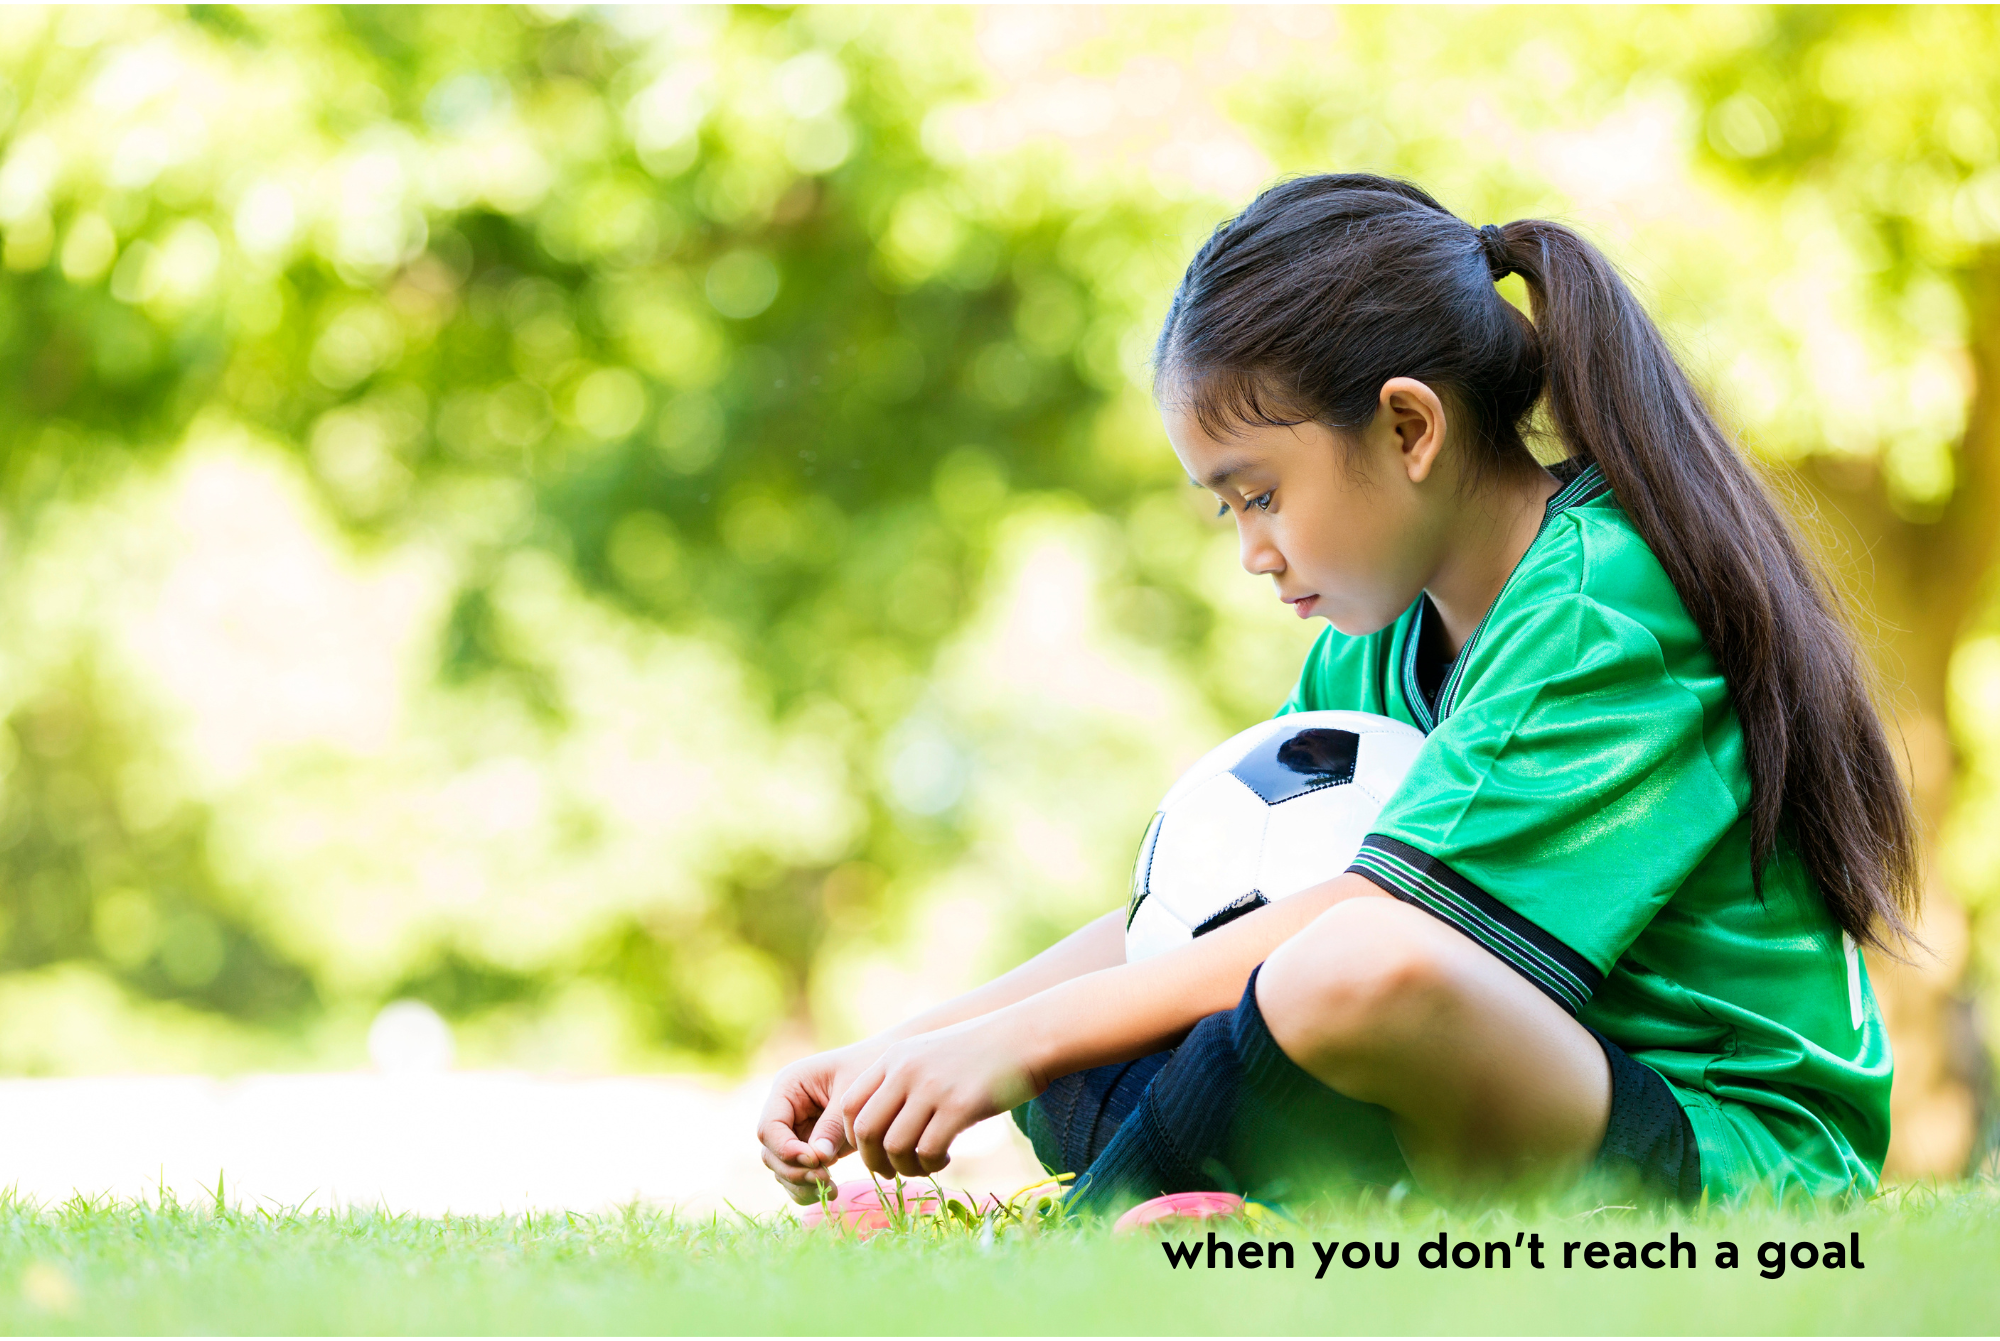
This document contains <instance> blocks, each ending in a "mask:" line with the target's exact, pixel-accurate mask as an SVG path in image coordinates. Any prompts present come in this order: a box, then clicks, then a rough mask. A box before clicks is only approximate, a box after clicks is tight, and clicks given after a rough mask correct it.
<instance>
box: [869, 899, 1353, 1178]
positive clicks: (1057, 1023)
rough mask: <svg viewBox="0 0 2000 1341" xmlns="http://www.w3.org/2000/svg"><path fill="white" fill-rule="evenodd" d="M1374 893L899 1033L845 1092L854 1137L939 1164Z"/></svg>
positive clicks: (921, 1167)
mask: <svg viewBox="0 0 2000 1341" xmlns="http://www.w3.org/2000/svg"><path fill="white" fill-rule="evenodd" d="M1368 896H1379V897H1386V896H1383V895H1382V891H1381V890H1380V889H1379V888H1377V887H1376V886H1375V885H1374V884H1372V883H1371V882H1369V881H1368V880H1366V879H1364V878H1362V877H1361V876H1358V875H1351V874H1349V875H1342V876H1338V877H1336V878H1335V879H1333V880H1330V881H1328V882H1326V883H1325V884H1322V885H1315V886H1314V887H1313V888H1311V889H1308V890H1303V891H1301V892H1300V893H1297V894H1294V895H1292V896H1290V897H1289V898H1284V899H1280V900H1278V901H1277V902H1276V903H1274V904H1271V905H1270V906H1269V907H1266V908H1260V909H1258V910H1257V911H1256V912H1254V913H1251V914H1249V915H1248V916H1246V917H1241V918H1238V919H1237V920H1236V921H1234V922H1231V923H1229V924H1228V925H1227V926H1224V927H1220V928H1218V929H1217V930H1215V931H1213V932H1211V933H1209V934H1208V935H1206V936H1203V937H1202V938H1201V939H1199V940H1196V941H1193V942H1190V943H1189V944H1187V945H1185V946H1181V947H1179V948H1177V949H1174V950H1171V951H1168V952H1167V953H1165V954H1161V955H1156V956H1154V957H1153V958H1151V959H1147V960H1144V961H1142V962H1140V963H1137V964H1117V965H1113V966H1109V967H1104V968H1100V969H1098V970H1097V971H1095V972H1091V973H1085V974H1083V975H1081V976H1079V977H1075V978H1071V979H1069V980H1067V981H1064V982H1060V983H1056V984H1054V985H1052V986H1050V987H1047V988H1045V989H1043V990H1042V991H1040V992H1037V993H1036V994H1035V995H1033V996H1031V997H1027V998H1025V999H1022V1000H1018V1001H1015V1002H1013V1003H1012V1004H1010V1005H1006V1006H1003V1007H1001V1008H1000V1009H997V1010H994V1011H992V1012H991V1013H989V1014H986V1015H982V1016H978V1017H976V1018H972V1019H961V1020H960V1021H959V1022H958V1023H956V1024H952V1025H949V1026H947V1027H944V1028H941V1029H935V1030H933V1031H932V1032H928V1033H924V1034H921V1035H917V1036H914V1037H905V1038H903V1039H901V1040H900V1041H897V1042H895V1043H892V1044H891V1045H889V1046H888V1047H887V1048H886V1049H884V1050H883V1051H882V1052H880V1053H879V1054H878V1055H877V1057H876V1058H875V1059H874V1060H873V1061H872V1063H871V1064H870V1065H869V1066H868V1067H867V1068H866V1069H865V1070H863V1071H862V1072H861V1073H860V1074H859V1075H857V1076H856V1077H855V1079H854V1081H853V1082H852V1083H851V1084H850V1085H849V1086H848V1087H847V1089H846V1091H845V1093H844V1094H842V1095H841V1098H840V1100H839V1103H838V1105H837V1111H838V1113H839V1115H840V1117H841V1118H842V1119H843V1120H844V1125H845V1127H846V1134H847V1142H848V1143H851V1144H852V1145H853V1146H855V1147H856V1148H857V1149H859V1150H860V1151H861V1155H862V1160H863V1162H865V1163H866V1164H867V1165H868V1167H869V1168H870V1169H871V1170H873V1171H874V1172H875V1173H877V1174H880V1175H882V1176H883V1177H889V1176H891V1175H893V1174H902V1175H904V1176H906V1177H921V1176H923V1175H925V1174H928V1173H934V1172H936V1171H937V1170H939V1169H942V1168H943V1167H944V1166H945V1165H946V1164H948V1163H949V1162H950V1153H949V1149H950V1145H951V1142H952V1140H953V1139H954V1138H955V1137H956V1136H957V1135H958V1134H959V1133H960V1132H961V1131H964V1130H965V1129H966V1128H967V1127H969V1126H971V1125H972V1124H973V1123H975V1122H979V1121H981V1120H983V1119H985V1118H988V1117H991V1116H992V1115H993V1114H995V1113H998V1112H1002V1111H1004V1110H1006V1109H1008V1108H1012V1107H1014V1106H1015V1105H1017V1104H1020V1103H1024V1102H1026V1101H1027V1100H1028V1099H1030V1098H1032V1097H1034V1096H1035V1095H1037V1094H1039V1093H1041V1092H1042V1090H1044V1089H1045V1088H1047V1087H1048V1084H1049V1082H1050V1081H1051V1080H1053V1079H1055V1078H1056V1077H1058V1076H1065V1075H1069V1074H1071V1073H1072V1072H1076V1071H1081V1070H1084V1069H1086V1068H1088V1067H1092V1066H1103V1065H1106V1064H1108V1063H1111V1062H1118V1061H1127V1060H1130V1059H1131V1058H1134V1057H1143V1056H1145V1055H1146V1054H1148V1053H1152V1052H1158V1051H1160V1050H1161V1049H1163V1048H1167V1047H1171V1046H1172V1045H1174V1044H1175V1043H1177V1042H1179V1041H1180V1039H1181V1038H1182V1037H1184V1036H1185V1035H1186V1034H1187V1031H1188V1030H1189V1029H1192V1028H1193V1027H1194V1026H1195V1024H1196V1023H1198V1022H1199V1021H1200V1020H1201V1019H1202V1018H1203V1017H1205V1016H1208V1015H1212V1014H1214V1013H1215V1012H1217V1011H1222V1010H1228V1009H1229V1008H1230V1007H1232V1006H1234V1005H1235V1004H1236V1001H1237V999H1238V998H1239V997H1240V996H1241V995H1242V993H1243V985H1244V983H1245V982H1246V981H1248V979H1249V977H1250V971H1251V970H1252V969H1254V968H1256V967H1257V965H1258V964H1260V963H1262V962H1263V961H1264V959H1265V958H1266V956H1268V955H1269V954H1270V953H1271V951H1273V950H1275V949H1277V948H1278V946H1280V945H1282V944H1283V943H1284V942H1285V941H1287V940H1289V939H1291V937H1292V936H1293V935H1294V934H1295V933H1297V932H1298V931H1299V930H1300V929H1301V928H1303V927H1304V926H1305V925H1306V924H1307V923H1308V922H1311V921H1312V920H1313V919H1314V918H1316V917H1318V916H1319V915H1320V914H1321V913H1322V912H1324V911H1326V910H1327V909H1328V908H1330V907H1332V906H1333V905H1334V904H1336V903H1339V902H1342V901H1343V900H1346V899H1351V898H1359V897H1368ZM1077 1172H1081V1170H1077Z"/></svg>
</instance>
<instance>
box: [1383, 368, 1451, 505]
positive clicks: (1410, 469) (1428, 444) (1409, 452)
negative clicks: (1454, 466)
mask: <svg viewBox="0 0 2000 1341" xmlns="http://www.w3.org/2000/svg"><path fill="white" fill-rule="evenodd" d="M1369 427H1370V428H1372V429H1376V430H1377V431H1379V432H1382V433H1383V434H1385V435H1386V436H1390V437H1393V438H1394V445H1395V448H1396V451H1397V453H1398V456H1399V457H1400V459H1401V461H1402V464H1403V472H1404V473H1405V474H1406V475H1407V476H1409V480H1410V483H1412V484H1422V483H1423V482H1424V481H1425V480H1427V479H1429V478H1430V473H1431V470H1432V468H1433V467H1435V466H1436V465H1437V460H1438V456H1439V454H1440V453H1441V452H1443V451H1444V435H1445V427H1446V426H1445V415H1444V402H1443V401H1442V400H1440V399H1439V398H1438V394H1437V392H1435V391H1433V390H1431V389H1430V388H1429V387H1428V386H1425V385H1424V384H1423V383H1422V382H1419V381H1418V380H1417V379H1416V378H1414V377H1392V378H1390V379H1389V380H1388V381H1386V382H1384V383H1383V384H1382V399H1381V402H1380V403H1379V404H1378V405H1377V406H1376V407H1375V422H1374V423H1373V424H1371V425H1369Z"/></svg>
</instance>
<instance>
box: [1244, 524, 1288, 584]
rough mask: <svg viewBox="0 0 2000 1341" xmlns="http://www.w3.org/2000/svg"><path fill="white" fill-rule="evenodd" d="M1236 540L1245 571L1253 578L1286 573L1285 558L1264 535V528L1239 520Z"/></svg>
mask: <svg viewBox="0 0 2000 1341" xmlns="http://www.w3.org/2000/svg"><path fill="white" fill-rule="evenodd" d="M1236 539H1237V544H1238V548H1239V550H1240V556H1239V557H1240V559H1241V561H1242V564H1243V571H1244V572H1246V573H1249V574H1251V575H1252V576H1262V575H1264V574H1266V573H1282V572H1284V571H1285V556H1284V555H1283V554H1280V553H1279V552H1278V547H1277V546H1276V545H1274V544H1272V543H1271V542H1270V540H1269V538H1268V537H1266V536H1265V535H1264V533H1263V528H1262V527H1260V526H1256V525H1252V524H1250V523H1249V522H1248V521H1247V520H1243V519H1239V520H1238V521H1237V523H1236Z"/></svg>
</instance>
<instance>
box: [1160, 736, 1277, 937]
mask: <svg viewBox="0 0 2000 1341" xmlns="http://www.w3.org/2000/svg"><path fill="white" fill-rule="evenodd" d="M1270 811H1271V807H1269V806H1267V805H1265V804H1264V802H1263V800H1262V798H1260V797H1259V796H1258V795H1257V794H1256V793H1255V792H1253V791H1251V790H1250V789H1249V788H1248V787H1245V786H1244V785H1243V784H1242V783H1241V782H1239V781H1237V779H1236V778H1235V777H1234V776H1232V775H1230V774H1228V773H1224V774H1222V775H1221V776H1220V777H1213V778H1209V779H1207V780H1206V781H1204V782H1200V783H1198V784H1196V786H1195V787H1194V789H1193V790H1191V791H1190V792H1188V793H1187V795H1185V796H1183V797H1181V798H1180V799H1179V800H1178V801H1176V802H1174V803H1172V805H1171V806H1169V807H1167V817H1166V820H1165V821H1164V822H1163V823H1162V824H1161V825H1160V837H1159V840H1158V842H1156V843H1155V844H1154V846H1153V873H1152V879H1151V881H1150V885H1149V887H1150V889H1151V895H1150V897H1151V898H1152V899H1157V900H1159V901H1160V902H1161V903H1163V904H1165V905H1166V906H1167V907H1168V908H1169V909H1171V910H1172V911H1173V913H1174V915H1175V916H1177V917H1179V918H1180V919H1181V920H1182V921H1183V922H1185V923H1187V924H1188V925H1189V926H1191V927H1192V926H1197V925H1199V924H1200V923H1201V922H1202V920H1203V919H1205V918H1206V917H1207V916H1208V915H1209V914H1210V913H1212V912H1214V911H1215V910H1216V909H1218V908H1220V907H1221V906H1222V905H1223V904H1225V903H1228V902H1229V901H1230V900H1231V899H1233V898H1236V897H1237V896H1238V895H1240V894H1247V893H1249V892H1250V891H1251V890H1252V889H1255V888H1256V887H1257V854H1258V852H1259V851H1260V850H1262V848H1263V846H1264V820H1265V817H1266V816H1267V815H1268V814H1270ZM1224 891H1227V892H1226V893H1225V892H1224Z"/></svg>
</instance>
